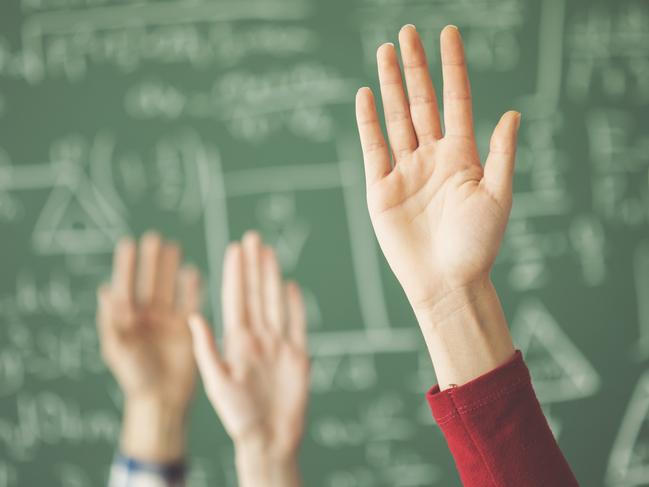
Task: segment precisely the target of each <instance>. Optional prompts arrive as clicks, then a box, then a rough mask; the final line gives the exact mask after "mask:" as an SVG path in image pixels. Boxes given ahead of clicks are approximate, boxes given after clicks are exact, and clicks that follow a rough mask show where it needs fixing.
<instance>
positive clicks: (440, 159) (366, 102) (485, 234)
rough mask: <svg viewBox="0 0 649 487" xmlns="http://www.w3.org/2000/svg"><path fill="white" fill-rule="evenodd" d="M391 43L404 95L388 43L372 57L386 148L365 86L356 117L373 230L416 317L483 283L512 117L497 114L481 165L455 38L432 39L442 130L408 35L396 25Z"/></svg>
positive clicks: (507, 187)
mask: <svg viewBox="0 0 649 487" xmlns="http://www.w3.org/2000/svg"><path fill="white" fill-rule="evenodd" d="M399 42H400V46H401V53H402V58H403V65H404V71H405V80H406V85H407V89H408V95H406V93H405V91H404V88H403V83H402V79H401V70H400V68H399V62H398V59H397V54H396V51H395V49H394V46H393V45H392V44H384V45H382V46H381V47H379V49H378V52H377V61H378V71H379V80H380V85H381V94H382V98H383V106H384V111H385V119H386V125H387V131H388V137H389V140H390V147H388V144H387V143H386V141H385V138H384V137H383V133H382V131H381V127H380V123H379V119H378V115H377V112H376V107H375V102H374V98H373V95H372V92H371V91H370V90H369V88H362V89H361V90H359V92H358V94H357V99H356V113H357V121H358V127H359V133H360V138H361V145H362V148H363V157H364V161H365V171H366V182H367V200H368V205H369V211H370V216H371V219H372V223H373V226H374V230H375V232H376V235H377V238H378V240H379V244H380V245H381V248H382V250H383V252H384V254H385V256H386V259H387V260H388V262H389V264H390V266H391V268H392V270H393V272H394V273H395V275H396V276H397V278H398V279H399V281H400V283H401V285H402V287H403V288H404V291H405V292H406V295H407V296H408V299H409V300H410V302H411V304H412V306H413V308H415V310H416V311H417V310H418V309H431V308H434V307H435V305H436V303H437V302H438V301H439V300H441V299H442V298H443V296H444V295H445V294H447V293H449V292H452V291H454V290H455V289H457V288H460V287H463V286H467V285H469V284H471V283H472V282H475V281H478V280H481V279H484V278H487V277H488V275H489V271H490V269H491V267H492V265H493V263H494V261H495V259H496V255H497V253H498V248H499V246H500V241H501V240H502V236H503V233H504V231H505V227H506V224H507V219H508V217H509V212H510V209H511V204H512V176H513V171H514V159H515V150H516V134H517V130H518V124H519V120H520V114H518V113H517V112H507V113H506V114H505V115H503V117H502V118H501V120H500V122H499V123H498V125H497V126H496V128H495V130H494V133H493V136H492V139H491V145H490V152H489V156H488V157H487V161H486V164H485V167H484V168H483V167H482V165H481V164H480V157H479V155H478V151H477V148H476V143H475V138H474V133H473V120H472V108H471V92H470V85H469V79H468V74H467V68H466V64H465V59H464V50H463V46H462V40H461V37H460V34H459V31H458V30H457V28H455V27H453V26H448V27H446V28H445V29H444V30H443V31H442V34H441V40H440V44H441V54H442V56H441V57H442V71H443V78H444V126H445V132H444V133H442V128H441V122H440V117H439V109H438V106H437V99H436V95H435V90H434V88H433V85H432V82H431V79H430V75H429V72H428V65H427V61H426V56H425V52H424V49H423V46H422V43H421V40H420V38H419V35H418V33H417V31H416V30H415V28H414V27H413V26H406V27H404V28H403V29H402V30H401V32H400V34H399ZM390 149H391V151H390Z"/></svg>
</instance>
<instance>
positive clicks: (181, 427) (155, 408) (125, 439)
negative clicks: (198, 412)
mask: <svg viewBox="0 0 649 487" xmlns="http://www.w3.org/2000/svg"><path fill="white" fill-rule="evenodd" d="M185 413H186V411H185V409H184V408H178V407H172V406H169V405H168V404H164V403H163V402H161V401H158V400H155V399H137V400H133V399H131V400H127V401H126V403H125V406H124V418H123V423H122V436H121V452H122V453H123V454H124V455H126V456H128V457H131V458H135V459H137V460H140V461H143V462H152V463H168V462H174V461H178V460H180V459H182V458H183V456H184V453H185Z"/></svg>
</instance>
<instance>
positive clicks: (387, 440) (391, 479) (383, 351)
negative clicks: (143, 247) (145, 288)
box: [0, 0, 649, 487]
mask: <svg viewBox="0 0 649 487" xmlns="http://www.w3.org/2000/svg"><path fill="white" fill-rule="evenodd" d="M405 23H415V24H416V25H417V28H418V30H419V31H420V32H421V33H422V35H423V37H424V40H425V42H426V45H427V46H428V49H429V58H430V60H431V70H432V72H433V75H434V79H435V81H436V82H437V86H440V83H439V81H440V79H439V78H440V75H439V69H438V68H439V62H438V56H437V49H438V34H439V31H440V29H441V28H442V27H443V26H444V25H445V24H447V23H454V24H457V25H458V26H460V28H461V30H462V32H463V36H464V39H465V42H466V50H467V57H468V60H469V62H470V74H471V78H472V83H473V94H474V98H475V113H476V131H477V135H478V138H479V145H480V148H481V149H483V150H484V149H485V147H486V143H487V140H488V136H489V134H490V131H491V129H492V127H493V126H494V124H495V122H496V120H497V119H498V116H499V115H500V114H501V113H502V112H504V111H505V110H507V109H510V108H515V109H518V110H520V111H522V113H523V124H522V129H521V136H520V150H519V159H518V166H517V174H516V180H515V198H514V210H513V215H512V219H511V221H510V225H509V227H508V231H507V237H506V241H505V243H504V245H503V249H502V252H501V255H500V257H499V259H498V262H497V264H496V268H495V270H494V280H495V281H496V284H497V287H498V289H499V292H500V294H501V297H502V301H503V304H504V307H505V311H506V313H507V316H508V318H509V322H510V324H511V327H512V331H513V334H514V336H515V340H516V343H517V345H518V347H519V348H521V349H522V350H523V352H524V353H525V356H526V357H527V359H528V363H529V366H530V368H531V370H532V374H533V377H534V381H535V384H536V387H537V391H538V393H539V397H540V399H541V402H542V404H543V406H544V409H545V411H546V413H547V415H548V418H549V420H550V422H551V424H552V427H553V430H554V432H555V434H556V436H557V437H558V439H559V441H560V443H561V445H562V447H563V449H564V451H565V454H566V456H567V457H568V459H569V461H570V462H571V464H572V466H573V467H574V470H575V472H576V474H577V476H578V478H579V479H580V480H581V482H582V484H583V485H584V486H589V487H591V486H592V487H595V486H600V485H611V486H620V487H621V486H638V485H649V427H647V425H648V424H649V226H648V222H649V156H648V154H649V130H648V127H649V116H648V115H647V114H648V113H649V110H648V108H649V84H647V82H646V80H647V78H648V77H649V4H648V3H647V2H646V1H643V0H624V1H613V0H610V1H608V2H606V1H597V0H595V1H588V0H570V1H568V0H328V1H326V2H325V1H316V0H263V1H262V0H236V1H235V0H228V1H221V0H3V1H2V3H1V5H0V250H1V251H0V487H12V486H34V487H37V486H46V485H47V486H66V487H68V486H70V487H77V486H79V487H80V486H84V487H85V486H101V485H104V484H105V482H106V477H107V471H108V468H109V465H110V462H111V459H112V456H113V454H114V451H115V446H116V438H117V435H118V432H119V425H120V404H121V398H120V394H119V390H118V388H117V386H116V385H115V383H114V381H113V380H112V378H111V377H110V374H109V373H108V372H107V370H106V369H105V367H104V366H103V365H102V363H101V360H100V357H99V353H98V343H97V336H96V332H95V324H94V313H95V309H94V307H95V297H94V289H95V287H96V286H97V284H98V283H99V282H100V281H101V280H103V279H105V278H106V276H107V275H108V272H109V266H110V261H111V259H110V253H111V248H112V246H113V244H114V242H115V240H116V239H117V238H118V237H119V236H121V235H124V234H127V233H131V234H134V235H139V234H141V233H142V232H143V231H145V230H146V229H149V228H156V229H158V230H160V231H161V232H163V233H164V234H165V235H166V236H168V237H171V238H174V239H176V240H178V241H179V242H180V243H181V244H182V245H183V247H184V250H185V254H186V256H187V258H188V259H189V260H191V261H192V262H194V263H195V264H197V265H198V266H199V267H200V268H201V269H203V271H204V273H205V275H206V276H208V277H209V279H208V282H209V289H208V291H207V292H206V300H205V301H206V312H207V313H208V314H209V315H210V316H212V317H216V318H215V319H214V320H213V321H214V322H215V323H216V326H218V323H219V319H218V316H219V314H220V305H219V302H218V299H216V297H217V296H219V276H220V266H221V256H222V252H223V249H224V246H225V244H226V242H228V241H229V240H230V239H232V238H238V237H239V236H241V234H242V232H243V231H244V230H245V229H248V228H251V227H255V228H258V229H260V230H261V232H262V233H263V235H264V237H265V238H266V239H268V240H269V241H270V242H271V243H273V244H274V245H276V247H277V248H278V251H279V253H280V257H281V260H282V262H283V265H284V267H285V268H286V270H287V272H288V274H289V275H290V276H291V277H293V278H296V279H297V280H299V281H300V282H301V283H303V285H304V288H305V289H306V296H307V301H308V309H309V316H310V321H309V327H310V343H311V352H312V355H313V379H312V394H311V402H310V409H309V417H308V433H307V435H306V438H305V440H304V443H303V449H302V455H301V465H302V470H303V472H304V474H305V478H306V485H309V486H322V487H355V486H360V487H369V486H372V487H374V486H411V487H415V486H434V485H440V486H454V485H455V486H458V485H460V483H459V480H458V478H457V474H456V472H455V470H454V467H453V462H452V458H451V457H450V455H449V453H448V451H447V449H446V446H445V443H444V440H443V438H442V436H441V434H440V432H439V430H438V429H437V427H436V426H435V425H434V424H433V422H432V419H431V417H430V413H429V411H428V410H427V408H426V405H425V403H424V400H423V393H424V392H425V390H426V389H427V388H428V387H429V386H430V385H432V384H433V383H434V381H435V378H434V374H433V371H432V367H431V364H430V361H429V359H428V358H427V355H426V353H425V351H424V347H423V344H422V340H421V337H420V335H419V331H418V329H417V326H416V323H415V321H414V319H413V316H412V315H411V313H410V310H409V308H408V306H407V303H406V300H405V298H404V296H403V295H402V292H401V290H400V288H399V287H398V285H397V283H396V281H395V279H394V278H393V276H392V275H391V273H390V271H389V269H388V266H387V265H386V263H385V261H384V259H383V257H382V255H381V253H380V250H379V249H378V246H377V244H376V241H375V239H374V236H373V232H372V229H371V227H370V224H369V219H368V217H367V210H366V207H365V203H364V186H363V185H364V182H363V173H362V162H361V158H360V151H359V147H358V143H357V140H356V128H355V124H354V116H353V96H354V93H355V90H356V88H357V87H359V86H362V85H368V84H369V85H370V86H373V87H375V88H376V75H375V62H374V51H375V48H376V47H377V46H378V45H379V44H380V43H381V42H384V41H388V40H393V41H394V40H395V39H396V34H397V32H398V29H399V27H400V26H401V25H403V24H405ZM217 331H218V330H217ZM190 444H191V446H190V458H191V464H192V476H191V481H190V485H192V486H195V487H202V486H208V485H210V486H211V485H235V478H234V471H233V467H232V447H231V445H230V444H229V441H228V439H227V437H226V435H225V433H224V432H223V430H222V428H221V426H220V424H219V422H218V419H217V418H216V416H215V414H214V413H213V412H212V410H211V408H210V406H209V403H208V402H207V400H206V398H205V397H204V394H203V393H202V390H199V391H198V393H197V398H196V401H195V404H194V407H193V414H192V417H191V436H190Z"/></svg>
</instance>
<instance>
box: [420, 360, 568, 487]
mask: <svg viewBox="0 0 649 487" xmlns="http://www.w3.org/2000/svg"><path fill="white" fill-rule="evenodd" d="M426 399H427V400H428V403H429V404H430V408H431V410H432V411H433V416H434V417H435V421H436V422H437V424H438V425H439V427H440V428H441V430H442V433H444V437H445V438H446V441H447V443H448V446H449V448H450V450H451V453H452V454H453V458H454V459H455V464H456V466H457V469H458V471H459V473H460V478H461V479H462V483H463V484H464V486H465V487H512V486H516V487H519V486H520V487H523V486H524V487H548V486H552V487H574V486H578V485H579V484H578V483H577V480H576V479H575V476H574V474H573V473H572V471H571V470H570V467H569V466H568V463H567V462H566V459H565V458H564V457H563V454H562V453H561V450H560V449H559V445H557V442H556V441H555V439H554V436H553V435H552V432H551V431H550V427H549V426H548V422H547V421H546V419H545V416H544V415H543V411H541V406H540V405H539V402H538V400H537V399H536V394H535V393H534V389H533V388H532V382H531V379H530V373H529V371H528V370H527V366H526V365H525V362H523V358H522V355H521V352H520V351H517V352H516V354H515V355H514V357H513V358H512V359H511V360H510V361H509V362H507V363H505V364H504V365H501V366H500V367H498V368H497V369H495V370H492V371H491V372H489V373H487V374H485V375H483V376H481V377H478V378H477V379H475V380H473V381H471V382H469V383H467V384H465V385H462V386H460V387H455V388H450V389H447V390H445V391H443V392H440V390H439V387H438V386H435V387H434V388H433V389H431V390H430V391H429V392H428V394H427V395H426Z"/></svg>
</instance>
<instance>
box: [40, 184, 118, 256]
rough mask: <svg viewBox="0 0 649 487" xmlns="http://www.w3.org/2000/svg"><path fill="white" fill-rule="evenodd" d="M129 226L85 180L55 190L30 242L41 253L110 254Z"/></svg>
mask: <svg viewBox="0 0 649 487" xmlns="http://www.w3.org/2000/svg"><path fill="white" fill-rule="evenodd" d="M126 233H128V226H127V225H126V223H125V222H124V220H123V219H122V218H121V216H120V215H119V213H118V212H117V211H115V210H114V209H113V208H112V207H111V206H110V205H109V204H108V202H107V201H106V199H105V198H104V197H103V196H102V195H101V193H100V192H99V191H98V190H97V189H96V188H95V186H94V185H93V184H92V183H91V182H90V181H89V180H88V179H86V178H84V177H81V176H80V177H78V178H75V180H74V181H65V182H64V183H63V184H60V185H57V186H55V187H54V189H53V190H52V192H51V193H50V196H49V198H48V200H47V201H46V203H45V206H44V208H43V211H42V212H41V214H40V216H39V218H38V220H37V222H36V225H35V227H34V232H33V234H32V239H33V243H34V246H35V248H36V250H37V251H38V252H40V253H42V254H58V253H62V254H74V253H101V252H110V251H111V250H112V247H113V245H114V244H115V241H116V240H117V239H118V238H119V237H120V236H122V235H124V234H126Z"/></svg>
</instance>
